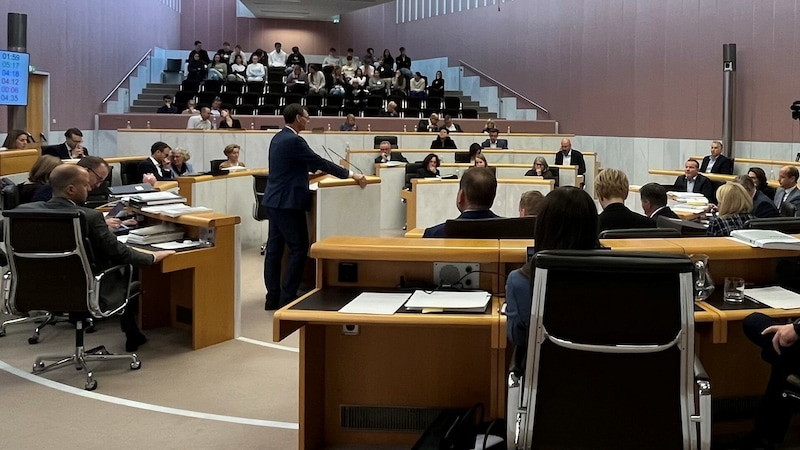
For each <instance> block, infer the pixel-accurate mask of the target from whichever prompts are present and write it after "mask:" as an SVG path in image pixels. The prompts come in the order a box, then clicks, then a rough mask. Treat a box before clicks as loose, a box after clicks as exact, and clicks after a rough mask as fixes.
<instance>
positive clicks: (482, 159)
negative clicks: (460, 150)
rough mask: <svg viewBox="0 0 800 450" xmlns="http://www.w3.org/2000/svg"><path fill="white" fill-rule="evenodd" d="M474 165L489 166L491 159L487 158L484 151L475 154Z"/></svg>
mask: <svg viewBox="0 0 800 450" xmlns="http://www.w3.org/2000/svg"><path fill="white" fill-rule="evenodd" d="M473 167H489V161H487V160H486V156H485V155H484V154H483V153H480V154H478V155H475V162H474V163H473Z"/></svg>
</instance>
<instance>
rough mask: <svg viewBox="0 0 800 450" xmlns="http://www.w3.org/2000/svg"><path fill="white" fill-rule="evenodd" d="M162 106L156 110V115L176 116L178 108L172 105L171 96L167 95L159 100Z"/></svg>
mask: <svg viewBox="0 0 800 450" xmlns="http://www.w3.org/2000/svg"><path fill="white" fill-rule="evenodd" d="M161 99H162V100H163V101H164V104H163V105H161V107H159V108H158V109H157V110H156V114H177V113H178V108H177V107H176V106H175V105H174V104H172V96H171V95H169V94H167V95H165V96H164V97H162V98H161Z"/></svg>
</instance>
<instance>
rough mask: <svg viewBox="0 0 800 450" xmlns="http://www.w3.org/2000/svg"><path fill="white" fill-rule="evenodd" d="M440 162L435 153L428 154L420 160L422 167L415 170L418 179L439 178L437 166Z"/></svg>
mask: <svg viewBox="0 0 800 450" xmlns="http://www.w3.org/2000/svg"><path fill="white" fill-rule="evenodd" d="M440 165H441V161H439V157H438V156H437V155H436V154H435V153H428V156H426V157H425V159H423V160H422V167H420V168H419V169H418V170H417V177H418V178H436V177H439V176H440V174H439V166H440Z"/></svg>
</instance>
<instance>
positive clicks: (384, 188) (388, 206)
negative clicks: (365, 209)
mask: <svg viewBox="0 0 800 450" xmlns="http://www.w3.org/2000/svg"><path fill="white" fill-rule="evenodd" d="M377 175H378V176H379V177H380V178H381V230H402V229H403V226H404V225H405V224H406V205H405V203H403V201H402V200H401V198H400V191H402V190H403V188H404V187H405V183H406V168H405V166H404V165H403V166H395V167H380V168H379V169H378V173H377Z"/></svg>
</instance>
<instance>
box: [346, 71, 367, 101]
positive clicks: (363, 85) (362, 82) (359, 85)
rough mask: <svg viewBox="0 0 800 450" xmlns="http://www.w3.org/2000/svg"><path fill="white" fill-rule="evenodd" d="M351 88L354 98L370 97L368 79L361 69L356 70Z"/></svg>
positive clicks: (351, 81) (351, 80)
mask: <svg viewBox="0 0 800 450" xmlns="http://www.w3.org/2000/svg"><path fill="white" fill-rule="evenodd" d="M350 86H351V87H352V88H353V90H352V92H351V93H352V94H353V97H359V96H363V95H368V93H367V77H365V76H364V72H363V71H362V70H361V68H358V69H356V73H355V74H354V75H353V77H352V78H350Z"/></svg>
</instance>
